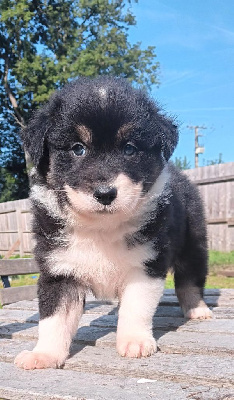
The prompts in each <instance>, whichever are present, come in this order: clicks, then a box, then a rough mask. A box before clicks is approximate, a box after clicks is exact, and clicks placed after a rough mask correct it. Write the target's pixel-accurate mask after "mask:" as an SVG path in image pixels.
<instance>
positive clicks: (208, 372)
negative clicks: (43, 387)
mask: <svg viewBox="0 0 234 400" xmlns="http://www.w3.org/2000/svg"><path fill="white" fill-rule="evenodd" d="M35 344H36V341H32V342H23V341H20V340H15V339H14V340H9V339H1V345H2V351H1V353H0V362H8V363H12V362H13V361H14V358H15V357H16V355H17V354H19V353H20V352H21V351H23V350H32V349H33V347H34V346H35ZM217 365H219V368H217ZM64 369H65V370H73V371H79V372H86V373H95V374H102V375H105V376H106V375H113V376H126V377H136V378H138V379H139V378H148V379H157V380H161V381H162V380H166V381H168V382H169V381H171V382H186V383H187V384H189V385H192V384H193V385H196V384H200V385H207V384H208V385H209V386H211V385H212V384H214V385H216V386H218V387H225V386H227V387H229V386H231V385H233V384H234V359H233V357H231V356H225V357H223V358H220V357H218V356H212V355H208V356H207V355H202V354H194V356H193V359H192V363H191V356H190V355H186V354H164V353H161V352H158V353H156V354H154V355H153V356H151V357H149V358H145V359H135V360H131V359H128V358H123V357H120V356H119V355H118V354H117V352H116V351H115V349H113V348H105V349H97V348H95V347H93V346H86V347H82V346H79V345H76V344H74V345H73V346H72V348H71V356H70V358H69V359H68V360H67V361H66V363H65V367H64Z"/></svg>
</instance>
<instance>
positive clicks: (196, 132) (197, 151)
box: [188, 125, 207, 168]
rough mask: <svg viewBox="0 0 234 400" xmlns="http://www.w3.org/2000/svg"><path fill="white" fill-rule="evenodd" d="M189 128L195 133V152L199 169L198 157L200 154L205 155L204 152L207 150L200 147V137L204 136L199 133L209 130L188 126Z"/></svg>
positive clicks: (202, 127)
mask: <svg viewBox="0 0 234 400" xmlns="http://www.w3.org/2000/svg"><path fill="white" fill-rule="evenodd" d="M188 128H189V129H192V130H194V132H195V149H194V152H195V168H197V167H199V164H198V156H199V154H202V153H204V150H205V147H202V146H199V142H198V138H199V137H200V136H203V135H201V134H199V133H198V129H207V128H206V127H205V126H198V125H196V126H188Z"/></svg>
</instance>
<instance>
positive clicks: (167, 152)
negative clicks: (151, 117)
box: [160, 117, 179, 161]
mask: <svg viewBox="0 0 234 400" xmlns="http://www.w3.org/2000/svg"><path fill="white" fill-rule="evenodd" d="M160 122H161V123H160V130H161V132H160V135H161V145H162V153H163V156H164V158H165V160H166V161H168V160H169V158H170V157H171V155H172V153H173V151H174V150H175V147H176V145H177V143H178V139H179V134H178V128H177V126H176V125H175V124H174V123H173V121H172V120H171V119H169V118H166V117H162V119H161V121H160Z"/></svg>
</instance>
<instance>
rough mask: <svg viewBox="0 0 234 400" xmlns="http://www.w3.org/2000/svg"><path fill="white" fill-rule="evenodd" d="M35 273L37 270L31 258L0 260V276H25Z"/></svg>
mask: <svg viewBox="0 0 234 400" xmlns="http://www.w3.org/2000/svg"><path fill="white" fill-rule="evenodd" d="M37 272H39V269H38V266H37V264H36V262H35V260H34V259H33V258H16V259H13V260H4V259H2V260H0V275H25V274H34V273H37Z"/></svg>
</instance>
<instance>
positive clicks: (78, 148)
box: [72, 143, 86, 156]
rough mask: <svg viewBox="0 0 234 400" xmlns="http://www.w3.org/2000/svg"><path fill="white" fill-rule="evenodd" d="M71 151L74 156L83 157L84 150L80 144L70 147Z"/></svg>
mask: <svg viewBox="0 0 234 400" xmlns="http://www.w3.org/2000/svg"><path fill="white" fill-rule="evenodd" d="M72 151H73V153H74V154H75V155H76V156H84V155H85V153H86V149H85V147H84V146H83V144H81V143H76V144H74V146H72Z"/></svg>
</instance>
